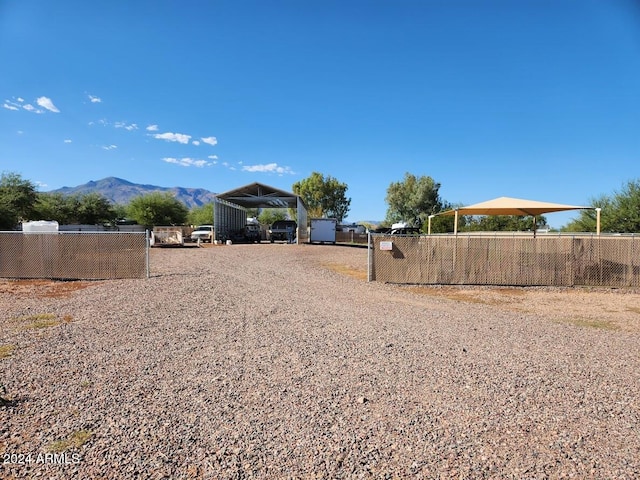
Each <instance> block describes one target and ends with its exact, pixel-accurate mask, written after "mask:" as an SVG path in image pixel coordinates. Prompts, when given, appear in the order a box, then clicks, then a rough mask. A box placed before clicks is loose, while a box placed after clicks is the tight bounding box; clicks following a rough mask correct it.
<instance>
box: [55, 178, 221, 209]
mask: <svg viewBox="0 0 640 480" xmlns="http://www.w3.org/2000/svg"><path fill="white" fill-rule="evenodd" d="M151 192H170V193H171V194H173V195H174V196H175V198H177V199H178V200H180V201H181V202H182V203H184V204H185V205H186V206H187V207H188V208H192V207H199V206H201V205H204V204H207V203H211V202H213V197H214V195H215V194H214V193H213V192H210V191H209V190H205V189H203V188H185V187H159V186H157V185H142V184H139V183H132V182H128V181H127V180H123V179H122V178H116V177H107V178H103V179H102V180H98V181H95V182H94V181H93V180H92V181H90V182H87V183H85V184H83V185H78V186H77V187H62V188H58V189H56V190H51V191H50V193H62V194H63V195H77V194H80V195H84V194H87V193H98V194H100V195H102V196H103V197H105V198H107V199H109V200H110V201H111V202H112V203H114V204H120V205H125V204H127V203H129V201H130V200H131V199H132V198H134V197H137V196H140V195H146V194H148V193H151Z"/></svg>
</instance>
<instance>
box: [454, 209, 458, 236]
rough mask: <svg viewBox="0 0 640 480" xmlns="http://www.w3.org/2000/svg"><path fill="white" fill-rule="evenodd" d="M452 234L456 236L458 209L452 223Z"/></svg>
mask: <svg viewBox="0 0 640 480" xmlns="http://www.w3.org/2000/svg"><path fill="white" fill-rule="evenodd" d="M453 234H454V235H458V209H457V208H456V218H455V222H454V223H453Z"/></svg>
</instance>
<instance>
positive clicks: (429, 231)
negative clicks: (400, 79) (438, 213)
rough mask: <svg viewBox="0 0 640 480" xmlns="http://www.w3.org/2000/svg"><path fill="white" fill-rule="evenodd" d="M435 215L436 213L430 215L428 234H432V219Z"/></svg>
mask: <svg viewBox="0 0 640 480" xmlns="http://www.w3.org/2000/svg"><path fill="white" fill-rule="evenodd" d="M433 217H435V215H429V224H428V227H427V235H431V219H432V218H433Z"/></svg>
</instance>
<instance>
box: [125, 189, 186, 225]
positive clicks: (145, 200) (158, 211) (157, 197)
mask: <svg viewBox="0 0 640 480" xmlns="http://www.w3.org/2000/svg"><path fill="white" fill-rule="evenodd" d="M126 212H127V217H129V218H131V219H133V220H135V221H136V222H138V224H140V225H144V226H145V227H147V228H152V227H154V226H157V225H183V224H184V223H185V222H186V220H187V215H188V214H189V209H188V208H187V207H186V206H185V205H184V204H183V203H182V202H180V200H178V199H176V198H175V197H174V196H173V195H171V193H169V192H151V193H148V194H146V195H140V196H138V197H135V198H133V199H132V200H131V201H130V202H129V203H128V205H127V207H126Z"/></svg>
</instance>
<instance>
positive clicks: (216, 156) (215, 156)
mask: <svg viewBox="0 0 640 480" xmlns="http://www.w3.org/2000/svg"><path fill="white" fill-rule="evenodd" d="M207 158H210V159H211V160H217V159H218V155H209V156H208V157H207Z"/></svg>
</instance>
